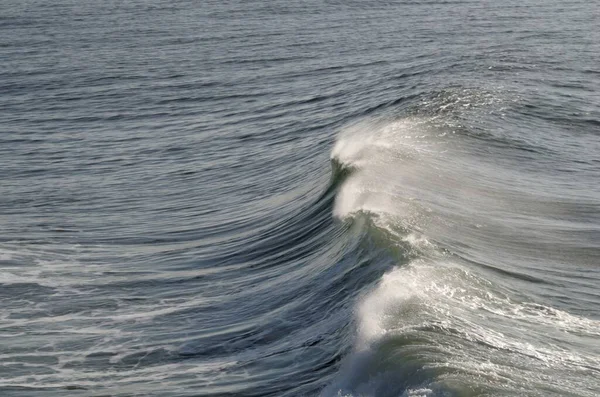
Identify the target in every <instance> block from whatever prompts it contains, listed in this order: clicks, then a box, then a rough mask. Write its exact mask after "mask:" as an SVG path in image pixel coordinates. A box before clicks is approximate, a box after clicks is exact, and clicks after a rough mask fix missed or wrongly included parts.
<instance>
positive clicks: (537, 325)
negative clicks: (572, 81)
mask: <svg viewBox="0 0 600 397" xmlns="http://www.w3.org/2000/svg"><path fill="white" fill-rule="evenodd" d="M443 106H444V105H443ZM453 127H454V125H453V124H452V123H445V122H443V120H442V122H440V119H439V117H437V116H436V115H429V116H426V115H425V116H423V115H422V116H409V117H405V118H401V119H392V120H390V119H379V120H368V121H361V122H359V123H356V124H354V125H351V126H349V127H347V128H345V129H343V130H342V131H341V133H340V135H339V137H338V139H337V141H336V143H335V145H334V147H333V150H332V152H331V160H332V163H333V164H334V172H341V170H344V172H345V173H346V174H345V175H344V178H343V180H342V181H341V183H340V186H339V189H338V192H337V195H336V198H335V203H334V207H333V215H334V217H336V218H338V219H340V220H342V221H344V222H356V221H358V220H364V219H366V220H367V222H366V223H364V222H363V224H367V225H372V228H373V230H372V232H374V233H384V236H385V238H387V239H388V242H387V246H388V247H389V248H390V249H389V250H388V251H389V252H390V254H392V255H393V254H394V247H396V248H397V249H400V250H401V251H402V254H403V255H404V256H405V257H406V256H407V257H408V261H405V260H401V259H400V258H399V257H398V258H397V265H396V266H394V267H392V269H391V270H389V271H388V272H387V273H385V274H384V276H383V277H382V278H381V280H379V282H378V283H377V285H376V286H375V287H374V288H373V289H372V290H371V292H369V293H367V294H366V295H365V296H363V297H362V298H361V299H360V300H359V303H358V305H357V307H356V310H355V316H356V333H355V340H354V347H353V350H352V352H351V353H350V354H349V356H348V357H347V358H346V360H345V361H344V363H343V364H342V367H341V369H340V372H339V373H338V375H337V376H336V378H335V380H334V381H333V382H332V383H331V384H330V385H329V386H328V387H326V388H325V389H324V390H323V391H322V393H321V395H322V396H413V397H414V396H428V397H429V396H472V395H514V394H517V395H532V396H534V395H535V396H537V395H539V396H542V395H543V396H548V395H556V396H563V395H579V396H590V397H591V396H593V395H596V394H595V393H596V392H597V387H598V385H597V384H595V383H594V380H593V379H594V377H597V376H598V374H600V358H599V357H600V354H599V353H600V351H598V349H592V350H590V349H589V348H587V349H586V348H582V347H583V346H590V345H592V344H593V341H594V340H597V338H598V337H600V333H599V331H598V330H599V329H600V321H597V320H594V319H590V318H586V317H583V316H578V315H575V314H571V313H569V312H568V311H565V310H561V309H558V308H556V307H554V306H553V305H552V304H547V303H540V302H539V299H535V294H532V293H528V291H523V290H519V288H517V287H521V286H522V285H524V284H519V285H517V284H515V283H516V282H517V281H515V280H520V281H522V282H526V281H530V280H531V278H527V269H524V268H515V267H511V266H510V254H509V253H502V252H501V251H502V250H503V249H507V250H512V251H513V253H514V252H517V253H518V254H521V253H522V251H521V248H522V246H520V245H519V244H518V241H517V239H515V238H514V236H513V237H510V236H508V235H506V234H504V233H502V230H503V229H502V228H503V227H506V222H509V223H510V222H511V221H513V222H518V221H519V217H520V216H522V215H523V214H521V213H520V211H523V210H522V209H521V208H519V207H516V208H515V206H514V203H515V202H517V203H518V201H519V199H522V200H525V199H523V196H524V193H523V191H524V190H525V188H526V186H522V185H520V184H519V183H516V184H513V185H512V186H511V185H509V184H506V183H505V181H503V180H502V179H503V178H502V176H498V174H499V172H498V171H499V169H498V168H499V167H498V159H497V158H494V159H493V160H494V161H495V163H492V162H487V163H486V161H485V159H482V158H481V157H480V156H476V155H473V153H477V149H478V148H479V149H481V145H480V146H477V145H479V143H477V142H475V143H474V142H473V140H469V134H464V133H462V134H461V133H455V131H453V130H452V128H453ZM492 166H494V167H495V168H494V167H492ZM494 171H495V172H494ZM500 171H501V170H500ZM513 176H514V175H513ZM533 201H534V200H531V201H527V202H528V203H529V204H530V207H528V208H527V210H528V211H532V209H534V210H537V211H538V213H539V212H540V211H542V210H543V209H544V208H545V207H544V206H543V205H542V204H537V203H535V204H536V205H534V203H533ZM542 213H543V212H542ZM509 214H512V215H510V216H509ZM484 215H485V216H484ZM538 216H540V215H538ZM511 217H512V218H511ZM528 221H530V219H528ZM503 222H504V223H503ZM526 230H527V231H528V232H529V231H531V228H528V229H526ZM491 236H494V237H495V240H493V239H491V238H490V237H491ZM546 237H547V238H550V237H549V236H546ZM529 238H530V241H531V240H533V241H534V242H535V236H531V235H530V236H529ZM492 248H496V249H495V250H494V249H492ZM499 251H500V252H499ZM482 252H483V253H482ZM518 254H517V255H518ZM507 259H509V260H507ZM490 269H492V270H497V271H498V272H489V270H490ZM541 282H542V283H545V282H546V281H545V280H541ZM548 283H549V282H548Z"/></svg>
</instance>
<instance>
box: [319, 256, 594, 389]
mask: <svg viewBox="0 0 600 397" xmlns="http://www.w3.org/2000/svg"><path fill="white" fill-rule="evenodd" d="M356 316H357V323H358V332H357V337H356V344H355V350H354V353H353V354H352V355H351V356H350V357H349V359H348V361H347V362H346V364H345V366H344V367H343V369H342V372H341V374H340V376H339V378H338V380H337V382H336V383H334V384H333V385H332V386H331V387H330V388H328V389H326V390H325V391H324V393H323V395H324V396H330V395H335V394H336V393H341V395H348V396H375V395H394V394H393V393H396V392H401V393H404V394H402V395H405V396H413V395H425V396H434V395H435V396H438V395H445V394H444V393H445V391H448V390H449V389H448V387H449V386H448V384H445V383H444V381H443V380H444V379H445V375H444V373H446V372H448V373H452V374H454V375H452V376H455V377H457V379H460V378H461V376H463V377H473V376H476V377H479V378H480V380H481V383H482V387H489V388H492V389H493V388H494V387H495V382H498V381H499V380H501V379H504V378H505V377H508V378H510V379H512V380H513V381H514V382H515V385H517V386H518V385H522V384H533V385H535V384H538V383H539V384H540V386H541V385H542V384H543V383H546V386H548V385H550V387H554V388H556V390H562V389H561V388H565V390H568V388H569V385H570V383H573V382H575V380H576V379H577V376H580V374H579V373H578V372H577V371H578V370H585V371H590V370H591V371H600V356H599V355H598V353H599V352H600V349H596V350H595V351H594V350H587V351H581V350H579V349H577V348H576V346H577V345H578V343H580V342H583V341H585V340H587V342H588V345H589V342H590V341H592V340H594V339H596V340H597V338H598V337H599V336H600V333H599V331H598V330H599V329H600V321H597V320H593V319H588V318H583V317H578V316H575V315H573V314H570V313H567V312H564V311H561V310H558V309H556V308H552V307H548V306H544V305H540V304H534V303H531V302H519V301H514V300H513V299H511V297H510V296H509V295H508V294H507V293H506V292H505V291H502V290H501V289H499V288H498V287H497V286H494V285H492V284H491V283H490V282H489V281H487V280H485V279H483V278H481V277H479V276H478V275H476V274H474V273H472V272H471V271H469V270H467V269H464V268H462V267H460V266H458V265H456V264H453V263H450V262H440V261H435V262H431V261H426V260H418V261H415V262H413V263H411V264H410V265H408V266H405V267H401V268H396V269H393V270H392V271H390V272H388V273H387V274H385V275H384V276H383V277H382V279H381V280H380V282H379V283H378V285H377V287H376V288H375V289H374V290H373V291H372V292H371V293H370V294H369V295H367V296H366V297H365V298H364V299H363V300H362V301H361V302H360V304H359V305H358V307H357V313H356ZM412 344H414V345H415V346H416V348H417V351H421V350H423V351H424V352H423V353H421V354H418V355H417V356H418V357H421V360H422V361H421V362H420V364H419V365H421V366H422V368H423V369H424V370H425V369H427V368H430V369H435V371H437V373H438V374H439V376H440V378H439V379H435V378H432V379H428V380H427V381H426V382H425V383H424V384H420V383H417V384H414V383H411V379H410V376H413V375H411V373H410V372H406V370H405V369H404V366H403V364H402V362H403V360H407V361H410V360H411V357H413V359H414V357H415V356H414V355H415V354H417V353H415V351H413V350H411V345H412ZM404 356H406V357H404ZM540 374H542V375H543V377H540ZM551 374H561V376H560V377H556V378H553V377H552V375H551ZM407 377H408V378H407ZM402 384H405V385H409V387H408V388H406V389H404V390H403V391H402V390H399V389H398V386H397V385H402ZM419 393H421V394H419ZM396 395H397V394H396ZM582 395H586V394H585V393H582ZM589 395H590V396H591V394H589Z"/></svg>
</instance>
